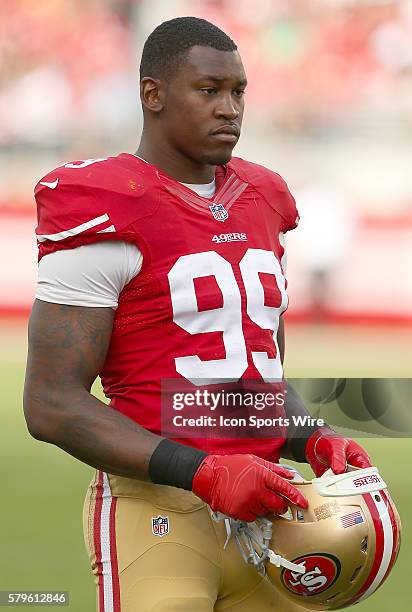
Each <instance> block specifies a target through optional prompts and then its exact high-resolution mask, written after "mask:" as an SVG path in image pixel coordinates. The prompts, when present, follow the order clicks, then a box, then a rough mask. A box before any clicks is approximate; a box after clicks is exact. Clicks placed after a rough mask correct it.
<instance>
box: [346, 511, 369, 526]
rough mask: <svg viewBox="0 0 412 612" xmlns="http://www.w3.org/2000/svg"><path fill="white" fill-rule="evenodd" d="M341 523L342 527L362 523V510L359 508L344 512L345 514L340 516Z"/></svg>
mask: <svg viewBox="0 0 412 612" xmlns="http://www.w3.org/2000/svg"><path fill="white" fill-rule="evenodd" d="M340 522H341V525H342V527H343V528H344V529H347V528H348V527H353V525H359V524H360V523H364V522H365V521H364V519H363V516H362V512H361V511H360V510H356V512H352V513H351V514H346V515H345V516H341V517H340Z"/></svg>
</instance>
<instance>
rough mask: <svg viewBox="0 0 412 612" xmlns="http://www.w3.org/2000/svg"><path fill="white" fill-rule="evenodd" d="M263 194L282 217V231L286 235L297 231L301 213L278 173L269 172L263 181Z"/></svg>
mask: <svg viewBox="0 0 412 612" xmlns="http://www.w3.org/2000/svg"><path fill="white" fill-rule="evenodd" d="M261 192H262V195H263V196H264V198H265V199H266V201H267V202H268V204H269V205H270V206H271V207H272V208H274V209H275V210H276V211H277V212H278V213H279V214H280V216H281V217H282V219H283V223H282V227H281V231H282V232H283V233H286V232H289V231H290V230H293V229H295V228H296V227H297V226H298V223H299V212H298V210H297V207H296V201H295V198H294V197H293V195H292V194H291V193H290V191H289V187H288V185H287V183H286V181H285V180H284V179H283V178H282V177H281V176H280V175H279V174H277V173H276V172H271V171H267V175H266V177H265V178H264V179H263V180H262V185H261Z"/></svg>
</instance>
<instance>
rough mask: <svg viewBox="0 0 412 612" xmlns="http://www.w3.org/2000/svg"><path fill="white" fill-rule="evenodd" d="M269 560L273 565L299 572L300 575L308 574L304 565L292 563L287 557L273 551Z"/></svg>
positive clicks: (269, 554)
mask: <svg viewBox="0 0 412 612" xmlns="http://www.w3.org/2000/svg"><path fill="white" fill-rule="evenodd" d="M268 558H269V561H270V562H271V563H273V565H276V567H284V568H285V569H288V570H292V572H297V573H298V574H304V573H305V572H306V568H305V566H304V565H298V564H297V563H292V561H288V560H287V559H285V557H281V556H280V555H277V554H276V553H274V552H273V550H270V549H269V551H268Z"/></svg>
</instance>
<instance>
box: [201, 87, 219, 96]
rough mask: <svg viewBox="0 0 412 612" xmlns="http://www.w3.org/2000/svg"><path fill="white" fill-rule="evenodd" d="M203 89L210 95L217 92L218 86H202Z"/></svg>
mask: <svg viewBox="0 0 412 612" xmlns="http://www.w3.org/2000/svg"><path fill="white" fill-rule="evenodd" d="M202 91H203V92H204V93H205V94H206V95H208V96H211V95H213V94H215V93H216V92H217V89H216V87H202Z"/></svg>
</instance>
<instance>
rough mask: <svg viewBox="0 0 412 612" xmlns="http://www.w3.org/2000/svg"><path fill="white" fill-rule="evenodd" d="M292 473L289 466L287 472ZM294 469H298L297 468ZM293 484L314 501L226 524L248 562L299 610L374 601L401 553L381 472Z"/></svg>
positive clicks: (366, 471) (354, 472)
mask: <svg viewBox="0 0 412 612" xmlns="http://www.w3.org/2000/svg"><path fill="white" fill-rule="evenodd" d="M285 467H286V466H285ZM289 469H290V468H289ZM292 483H293V484H294V485H295V486H296V487H297V488H298V489H299V490H300V491H301V492H302V493H303V494H304V495H305V497H306V498H307V499H308V501H309V507H308V509H307V510H302V509H300V508H297V507H295V506H294V507H292V508H291V509H290V510H289V511H288V513H287V514H286V515H283V516H282V517H278V516H274V515H272V516H269V517H267V518H264V519H258V520H257V521H255V523H241V522H239V521H233V520H232V519H230V520H228V519H227V518H226V529H227V531H228V539H229V537H232V536H233V537H234V538H235V540H236V542H237V544H238V546H239V549H240V551H241V553H242V556H243V557H244V559H245V561H247V562H248V563H252V564H253V565H255V566H256V568H257V569H258V571H260V572H261V573H265V574H267V576H268V578H269V580H270V581H271V582H272V584H274V585H275V586H276V588H278V589H280V590H281V591H282V592H283V593H284V594H285V595H286V596H287V597H289V598H290V599H291V600H293V601H294V602H295V603H297V604H299V605H301V606H303V607H305V608H308V609H313V610H338V609H340V608H345V607H347V606H351V605H353V604H355V603H357V602H359V601H361V600H363V599H366V598H367V597H369V596H370V595H372V593H374V591H376V589H377V588H379V586H380V585H381V584H382V583H383V582H384V580H385V579H386V577H387V576H388V574H389V573H390V571H391V570H392V568H393V565H394V563H395V561H396V558H397V556H398V552H399V546H400V533H401V523H400V518H399V515H398V512H397V510H396V507H395V504H394V503H393V501H392V499H391V497H390V495H389V492H388V490H387V487H386V484H385V482H384V481H383V479H382V477H381V476H380V474H379V472H378V470H377V469H376V468H374V467H372V468H366V469H362V470H358V469H355V470H352V471H350V472H346V473H344V474H339V475H336V474H334V473H333V472H332V471H331V470H328V471H327V472H326V473H325V474H324V475H323V476H322V477H320V478H314V479H313V480H312V481H306V480H304V479H303V478H302V477H301V476H299V475H298V474H297V473H296V476H295V478H294V480H293V481H292Z"/></svg>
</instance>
